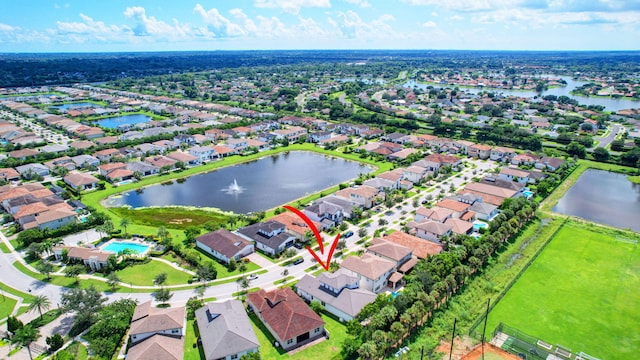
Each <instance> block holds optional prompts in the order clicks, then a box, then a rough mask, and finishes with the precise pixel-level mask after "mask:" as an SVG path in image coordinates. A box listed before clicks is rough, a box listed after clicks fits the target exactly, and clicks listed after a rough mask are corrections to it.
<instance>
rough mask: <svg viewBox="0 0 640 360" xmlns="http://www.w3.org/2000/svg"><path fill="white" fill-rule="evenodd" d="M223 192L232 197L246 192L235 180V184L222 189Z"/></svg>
mask: <svg viewBox="0 0 640 360" xmlns="http://www.w3.org/2000/svg"><path fill="white" fill-rule="evenodd" d="M222 191H224V192H226V193H227V194H230V195H235V194H240V193H242V192H243V191H244V188H243V187H242V186H240V185H238V182H237V181H236V179H233V182H232V183H231V185H229V186H227V187H226V188H224V189H222Z"/></svg>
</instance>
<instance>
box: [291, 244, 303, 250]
mask: <svg viewBox="0 0 640 360" xmlns="http://www.w3.org/2000/svg"><path fill="white" fill-rule="evenodd" d="M293 247H294V248H296V249H302V244H300V243H293Z"/></svg>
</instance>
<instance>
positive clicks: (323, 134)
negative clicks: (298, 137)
mask: <svg viewBox="0 0 640 360" xmlns="http://www.w3.org/2000/svg"><path fill="white" fill-rule="evenodd" d="M330 138H331V131H314V132H312V133H309V140H308V141H309V142H313V143H317V142H320V141H322V140H327V139H330Z"/></svg>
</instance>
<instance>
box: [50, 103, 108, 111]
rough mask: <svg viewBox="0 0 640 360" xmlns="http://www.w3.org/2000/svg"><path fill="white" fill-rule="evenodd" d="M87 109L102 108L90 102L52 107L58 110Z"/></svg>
mask: <svg viewBox="0 0 640 360" xmlns="http://www.w3.org/2000/svg"><path fill="white" fill-rule="evenodd" d="M86 107H100V105H98V104H94V103H90V102H78V103H71V104H62V105H55V106H52V108H56V109H58V110H69V109H80V108H86Z"/></svg>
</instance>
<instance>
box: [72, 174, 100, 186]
mask: <svg viewBox="0 0 640 360" xmlns="http://www.w3.org/2000/svg"><path fill="white" fill-rule="evenodd" d="M98 181H100V180H98V179H96V178H95V176H93V175H91V174H87V173H79V172H71V173H69V174H67V175H66V176H65V177H64V182H66V183H67V184H69V185H71V186H84V185H90V184H95V183H97V182H98Z"/></svg>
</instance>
